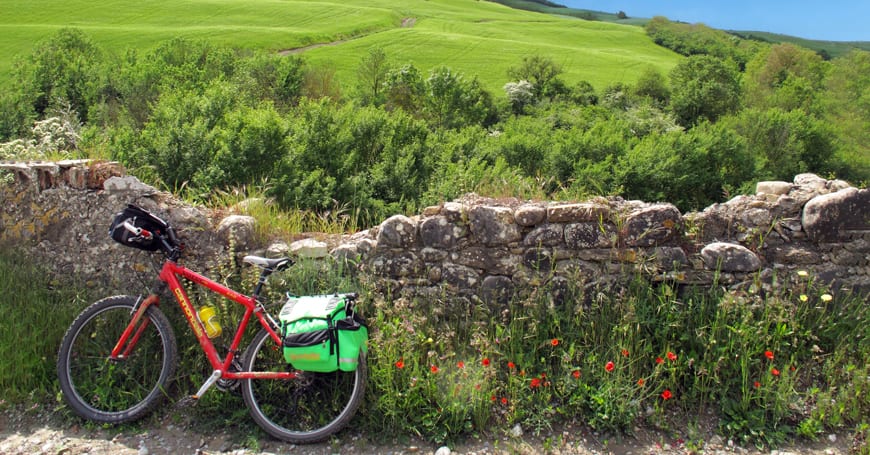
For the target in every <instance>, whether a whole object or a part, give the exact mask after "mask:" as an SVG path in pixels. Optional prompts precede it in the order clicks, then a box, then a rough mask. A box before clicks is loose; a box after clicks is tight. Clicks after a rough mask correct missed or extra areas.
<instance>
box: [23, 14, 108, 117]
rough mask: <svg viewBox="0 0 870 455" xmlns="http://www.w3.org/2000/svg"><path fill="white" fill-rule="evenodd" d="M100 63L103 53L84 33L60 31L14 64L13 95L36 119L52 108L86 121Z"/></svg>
mask: <svg viewBox="0 0 870 455" xmlns="http://www.w3.org/2000/svg"><path fill="white" fill-rule="evenodd" d="M102 62H103V53H102V51H101V50H100V49H99V48H98V47H97V46H96V44H94V42H93V41H91V39H90V38H89V37H88V36H86V35H85V34H84V32H82V31H81V30H79V29H75V28H63V29H60V30H59V31H58V32H57V33H56V34H54V35H52V36H50V37H48V38H47V39H45V40H44V41H41V42H40V43H38V44H37V45H36V48H35V50H34V51H33V53H32V54H31V55H29V56H28V57H26V58H24V59H23V60H20V61H18V62H16V63H15V65H14V69H13V78H14V79H15V81H16V82H15V84H16V91H18V92H19V93H20V94H21V96H23V99H24V100H25V103H26V104H28V105H29V106H30V107H31V108H32V109H33V111H34V112H35V113H36V114H37V116H39V117H42V116H43V115H45V113H46V111H47V110H49V109H50V108H52V107H55V108H57V107H66V106H69V107H70V108H72V109H73V110H74V111H75V112H76V114H77V116H78V118H79V119H81V120H82V121H86V120H87V118H88V107H89V105H90V104H91V103H92V102H93V101H94V98H95V96H94V92H95V87H94V86H93V82H94V81H95V80H98V79H99V78H98V77H97V73H98V69H99V67H100V65H101V64H102Z"/></svg>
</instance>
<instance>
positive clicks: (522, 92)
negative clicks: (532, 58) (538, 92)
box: [504, 81, 535, 114]
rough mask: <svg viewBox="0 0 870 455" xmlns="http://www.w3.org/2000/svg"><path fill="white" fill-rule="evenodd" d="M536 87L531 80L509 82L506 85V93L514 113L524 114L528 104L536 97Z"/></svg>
mask: <svg viewBox="0 0 870 455" xmlns="http://www.w3.org/2000/svg"><path fill="white" fill-rule="evenodd" d="M534 90H535V87H534V86H533V85H532V83H531V82H529V81H519V82H508V83H507V84H505V85H504V91H505V95H507V99H508V102H510V103H511V109H512V110H513V112H514V114H522V113H523V111H524V110H525V108H526V106H528V105H529V104H532V101H534V99H535V94H534Z"/></svg>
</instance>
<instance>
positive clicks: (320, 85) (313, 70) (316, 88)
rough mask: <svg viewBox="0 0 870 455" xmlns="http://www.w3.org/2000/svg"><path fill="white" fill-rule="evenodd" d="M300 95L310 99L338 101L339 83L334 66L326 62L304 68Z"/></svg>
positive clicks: (339, 97)
mask: <svg viewBox="0 0 870 455" xmlns="http://www.w3.org/2000/svg"><path fill="white" fill-rule="evenodd" d="M302 94H303V95H304V96H306V97H308V98H310V99H321V98H327V99H330V100H332V101H338V100H340V99H341V83H339V81H338V79H337V78H336V77H335V66H333V65H332V64H331V63H328V62H327V63H324V64H321V65H318V66H309V67H308V68H306V70H305V80H304V82H303V85H302Z"/></svg>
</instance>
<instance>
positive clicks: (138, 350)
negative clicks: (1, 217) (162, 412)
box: [57, 296, 177, 424]
mask: <svg viewBox="0 0 870 455" xmlns="http://www.w3.org/2000/svg"><path fill="white" fill-rule="evenodd" d="M136 302H137V299H136V298H135V297H131V296H114V297H107V298H105V299H102V300H100V301H98V302H96V303H94V304H92V305H91V306H89V307H88V308H86V309H85V310H84V311H83V312H82V313H81V314H80V315H79V316H78V317H77V318H76V320H75V321H73V323H72V325H71V326H70V328H69V329H68V330H67V332H66V334H65V335H64V337H63V341H62V342H61V345H60V351H59V352H58V360H57V376H58V381H59V382H60V388H61V391H62V392H63V397H64V400H65V401H66V402H67V404H68V405H69V406H70V408H72V410H73V411H74V412H75V413H76V414H78V415H79V416H81V417H84V418H86V419H89V420H93V421H96V422H101V423H112V424H115V423H121V422H129V421H131V420H136V419H138V418H140V417H142V416H144V415H145V414H147V413H148V412H150V411H151V410H152V409H153V408H154V407H155V406H156V405H157V404H158V403H159V401H160V400H161V398H163V396H164V395H165V393H166V387H167V384H168V383H169V381H170V379H171V378H172V375H173V374H174V372H175V361H176V354H177V347H176V343H175V334H174V333H173V332H172V326H171V325H170V324H169V320H168V319H167V318H166V315H164V314H163V313H162V312H161V311H160V310H159V309H158V308H157V307H155V306H151V307H149V308H148V310H147V311H145V314H144V316H143V317H142V320H141V321H140V323H139V326H138V328H141V330H137V331H135V332H134V335H133V336H131V338H132V339H133V340H135V341H134V343H133V345H132V347H131V348H130V350H129V352H128V354H127V355H125V356H124V357H123V358H119V359H111V358H110V356H111V352H112V349H113V348H114V347H115V344H117V343H118V340H119V339H120V338H121V333H123V332H124V329H125V328H127V325H128V324H130V321H131V320H132V318H133V313H134V310H135V308H136ZM136 333H138V335H135V334H136ZM128 345H129V344H128Z"/></svg>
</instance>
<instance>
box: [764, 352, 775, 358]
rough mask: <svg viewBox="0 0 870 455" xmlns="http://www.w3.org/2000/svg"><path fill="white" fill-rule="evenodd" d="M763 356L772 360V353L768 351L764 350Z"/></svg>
mask: <svg viewBox="0 0 870 455" xmlns="http://www.w3.org/2000/svg"><path fill="white" fill-rule="evenodd" d="M764 356H765V357H767V360H773V353H772V352H770V351H764Z"/></svg>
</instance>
